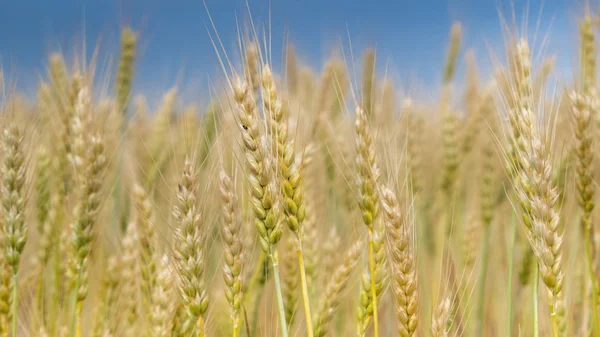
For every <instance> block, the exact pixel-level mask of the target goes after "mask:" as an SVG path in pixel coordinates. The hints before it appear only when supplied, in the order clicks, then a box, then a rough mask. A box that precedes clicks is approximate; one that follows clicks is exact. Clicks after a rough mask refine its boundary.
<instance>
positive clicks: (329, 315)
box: [314, 242, 362, 337]
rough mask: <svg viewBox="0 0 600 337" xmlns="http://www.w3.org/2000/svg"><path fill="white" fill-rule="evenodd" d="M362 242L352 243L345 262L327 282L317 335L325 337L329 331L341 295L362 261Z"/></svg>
mask: <svg viewBox="0 0 600 337" xmlns="http://www.w3.org/2000/svg"><path fill="white" fill-rule="evenodd" d="M361 250H362V244H361V243H360V242H357V243H356V244H354V245H352V246H351V247H350V248H349V249H348V251H347V252H346V256H345V259H344V261H343V264H341V265H340V266H338V267H337V269H335V271H334V272H333V275H332V276H331V279H330V280H329V282H328V283H327V286H326V288H325V290H324V293H323V297H322V299H321V304H320V306H319V311H318V312H317V314H316V316H315V319H314V322H315V327H314V329H315V330H314V335H315V337H323V336H325V335H327V333H328V332H329V329H328V325H329V323H330V322H331V321H332V320H333V317H334V315H335V313H336V312H337V309H338V307H339V305H340V302H341V298H340V297H341V296H342V293H343V292H344V290H345V288H346V286H347V284H348V280H349V278H350V275H351V274H352V272H353V271H354V269H356V266H357V265H358V262H359V261H360V254H361Z"/></svg>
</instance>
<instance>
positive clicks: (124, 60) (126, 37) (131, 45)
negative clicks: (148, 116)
mask: <svg viewBox="0 0 600 337" xmlns="http://www.w3.org/2000/svg"><path fill="white" fill-rule="evenodd" d="M136 44H137V37H136V35H135V33H134V32H133V30H131V28H129V27H126V28H124V29H123V30H122V31H121V55H120V58H119V68H118V70H117V74H116V78H115V87H116V91H117V98H116V99H117V110H118V111H119V112H121V113H122V114H123V115H125V114H126V113H127V102H128V101H129V97H130V96H131V88H132V82H133V63H134V61H135V48H136Z"/></svg>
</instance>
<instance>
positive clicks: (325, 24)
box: [0, 0, 583, 97]
mask: <svg viewBox="0 0 600 337" xmlns="http://www.w3.org/2000/svg"><path fill="white" fill-rule="evenodd" d="M248 1H249V5H250V10H251V12H252V17H253V19H254V22H255V23H256V24H258V25H263V26H265V25H266V24H267V23H268V21H269V13H270V18H271V31H272V35H273V37H272V40H273V44H272V48H273V55H274V58H275V59H274V62H275V67H278V66H280V61H279V58H280V56H281V50H282V45H283V43H282V42H283V41H284V40H285V39H286V38H288V39H289V40H290V41H292V42H293V43H294V44H295V45H296V47H297V50H298V53H299V55H300V58H301V59H302V60H303V61H305V62H306V63H309V64H312V65H315V66H320V64H322V62H323V60H324V59H326V58H327V56H328V55H329V53H330V51H331V50H332V48H333V46H334V45H336V44H338V43H340V42H341V43H343V45H344V49H345V51H346V55H347V56H349V55H350V54H349V51H350V47H349V46H350V44H349V39H348V37H350V39H351V41H352V46H353V50H354V52H355V53H359V52H360V49H362V48H363V47H366V46H373V47H376V48H377V51H378V56H379V60H378V63H379V65H380V71H383V68H384V65H386V64H387V65H389V71H390V73H391V74H392V75H393V76H394V78H396V82H401V83H402V86H403V87H404V88H409V87H420V88H427V87H429V86H431V85H432V84H436V83H438V82H439V76H440V74H441V69H442V65H443V58H444V52H445V48H446V41H447V35H448V28H449V27H450V24H451V23H452V21H454V20H460V21H462V23H463V28H464V34H465V40H464V41H465V42H464V46H465V47H473V48H474V49H475V50H476V53H477V55H478V59H479V63H480V64H481V65H482V67H483V68H486V67H489V59H490V51H489V49H488V47H486V45H487V44H489V45H493V46H494V47H493V50H494V51H495V52H496V53H501V52H502V45H501V44H499V43H501V42H502V33H501V24H500V19H499V11H501V12H503V13H504V15H506V16H510V13H511V11H512V10H511V2H510V0H499V1H496V0H422V1H419V0H370V1H367V0H357V1H354V0H271V1H270V2H269V1H267V0H248ZM512 1H513V2H514V3H515V4H514V7H515V12H516V13H517V21H518V22H519V23H521V22H522V21H523V20H522V19H523V17H524V16H525V10H526V8H529V15H528V22H529V26H530V30H533V28H532V27H533V26H535V23H536V21H537V17H538V15H541V33H540V34H538V36H540V35H542V34H546V33H548V34H549V36H550V43H549V46H548V48H547V53H552V54H556V55H557V58H558V65H559V67H561V68H565V67H569V66H570V65H571V64H572V63H573V62H574V60H575V59H576V56H574V55H571V54H569V50H572V48H574V47H575V46H576V36H577V35H576V25H575V22H576V18H577V16H578V15H579V14H581V13H582V8H583V5H582V3H583V0H581V3H575V4H573V3H571V1H570V0H546V1H543V2H541V1H539V0H531V1H528V2H525V1H520V0H512ZM206 5H207V6H208V9H209V11H210V13H211V15H212V17H213V19H214V21H215V24H216V26H217V29H218V31H219V34H220V35H221V38H222V39H223V41H224V43H225V46H226V47H227V48H228V49H229V51H230V52H234V51H235V43H236V18H237V20H238V21H239V22H240V23H241V24H242V25H244V24H246V23H247V22H248V11H247V8H246V2H245V1H244V0H206ZM509 19H510V18H509ZM510 20H512V19H510ZM207 24H208V15H207V12H206V10H205V8H204V5H203V2H202V1H201V0H172V1H165V0H163V1H159V0H85V1H84V0H37V1H34V0H14V1H9V0H0V60H1V62H2V64H3V67H4V68H5V71H7V72H9V73H11V74H12V75H11V76H12V78H13V79H16V80H17V85H18V87H19V88H21V89H23V90H31V88H34V87H35V85H36V83H37V82H38V80H39V78H40V75H42V74H44V72H45V68H44V67H45V62H46V59H47V56H48V54H49V53H50V52H52V51H62V52H64V53H66V55H72V54H73V51H74V50H81V46H82V44H83V41H84V40H85V41H86V42H87V45H88V48H87V49H88V51H90V50H91V49H92V48H93V47H94V46H95V45H96V44H97V43H100V50H101V53H100V56H101V57H100V59H101V61H102V63H101V66H100V70H101V72H104V73H106V74H109V73H110V72H112V71H113V69H114V66H115V64H114V62H115V58H116V56H117V54H116V52H115V51H116V49H117V47H118V34H119V29H120V27H122V26H124V25H131V26H132V27H133V28H134V29H135V30H137V31H139V33H140V47H139V58H138V63H137V74H136V81H135V87H136V90H139V91H144V92H147V93H149V94H150V95H155V94H156V93H158V92H161V91H163V90H164V89H166V88H168V87H170V86H172V85H174V84H179V85H180V86H182V87H185V88H186V89H185V92H186V93H187V95H189V96H191V97H194V96H200V95H202V89H203V88H206V87H207V83H208V82H209V79H211V78H214V77H215V76H219V74H220V70H218V63H217V59H216V56H215V52H214V51H213V47H212V45H211V44H210V40H209V34H208V32H207V28H206V25H207ZM538 40H539V39H538ZM464 49H465V48H463V50H464ZM358 55H359V54H355V58H358ZM110 62H112V63H110ZM407 90H408V89H407Z"/></svg>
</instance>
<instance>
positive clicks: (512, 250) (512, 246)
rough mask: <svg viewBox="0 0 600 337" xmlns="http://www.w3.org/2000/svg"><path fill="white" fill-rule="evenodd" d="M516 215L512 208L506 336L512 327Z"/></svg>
mask: <svg viewBox="0 0 600 337" xmlns="http://www.w3.org/2000/svg"><path fill="white" fill-rule="evenodd" d="M516 218H517V216H516V213H515V211H514V210H513V212H512V214H511V217H510V247H509V250H508V294H506V296H507V297H508V298H507V310H508V313H507V317H506V319H507V320H508V327H507V330H506V337H511V336H512V328H513V313H512V293H513V290H512V288H513V269H514V268H513V267H514V262H515V261H514V256H515V239H516V236H517V221H516V220H517V219H516Z"/></svg>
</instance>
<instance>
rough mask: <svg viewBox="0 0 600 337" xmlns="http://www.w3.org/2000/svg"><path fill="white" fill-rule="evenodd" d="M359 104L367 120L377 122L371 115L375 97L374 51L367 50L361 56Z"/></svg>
mask: <svg viewBox="0 0 600 337" xmlns="http://www.w3.org/2000/svg"><path fill="white" fill-rule="evenodd" d="M361 93H362V97H361V101H362V102H361V104H360V106H361V107H362V108H363V110H364V111H365V114H366V115H367V118H372V119H375V120H377V118H375V116H374V115H373V110H374V106H373V104H374V96H375V50H373V49H367V50H366V51H365V54H364V56H363V68H362V83H361Z"/></svg>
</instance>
